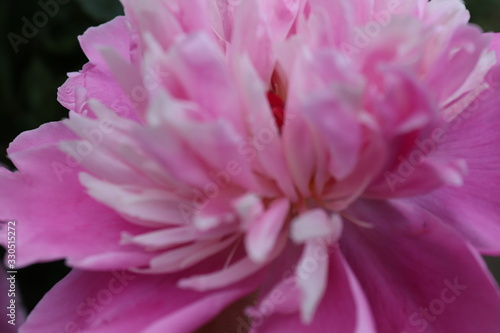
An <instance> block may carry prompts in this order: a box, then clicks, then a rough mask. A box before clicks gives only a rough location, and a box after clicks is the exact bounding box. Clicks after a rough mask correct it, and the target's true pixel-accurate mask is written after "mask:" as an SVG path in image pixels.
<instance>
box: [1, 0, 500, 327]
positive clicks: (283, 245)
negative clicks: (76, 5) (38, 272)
mask: <svg viewBox="0 0 500 333" xmlns="http://www.w3.org/2000/svg"><path fill="white" fill-rule="evenodd" d="M123 4H124V7H125V11H126V15H125V17H119V18H116V19H115V20H113V21H111V22H109V23H108V24H105V25H103V26H100V27H98V28H91V29H89V30H88V31H87V32H86V33H85V34H84V35H83V36H82V37H81V38H80V42H81V45H82V48H83V50H84V51H85V53H86V55H87V56H88V58H89V61H90V62H89V63H88V64H87V65H85V67H84V68H83V70H82V71H81V72H79V73H75V74H71V76H70V78H69V79H68V81H67V83H66V84H65V85H64V86H63V87H61V89H60V91H59V100H60V101H61V103H62V104H63V105H65V106H66V107H67V108H68V109H70V110H71V111H70V117H69V119H68V120H63V121H61V122H56V123H50V124H46V125H44V126H42V127H40V128H39V129H37V130H33V131H30V132H26V133H23V134H21V135H20V136H19V137H18V138H17V139H16V140H15V141H14V142H13V143H12V145H11V146H10V147H9V151H8V153H9V156H10V158H11V159H12V161H13V162H14V163H15V165H16V166H17V168H18V169H19V172H16V173H10V172H8V171H7V170H2V171H1V174H0V184H1V187H0V193H1V199H0V207H1V208H2V209H1V213H0V218H2V219H16V220H17V221H18V225H19V227H18V228H19V238H18V255H19V262H18V264H20V265H29V264H32V263H35V262H43V261H50V260H55V259H61V258H65V259H66V260H67V263H68V265H70V266H72V267H73V268H74V269H73V271H72V272H71V273H70V275H69V276H68V277H66V278H65V279H63V280H62V281H61V282H60V283H59V284H58V285H57V286H55V287H54V289H53V290H52V291H50V292H49V293H48V294H47V295H46V296H45V298H44V299H43V300H42V301H41V302H40V304H39V305H38V306H37V308H36V309H35V310H34V311H33V312H32V313H31V315H30V316H29V317H28V319H27V322H26V324H25V325H24V326H23V327H22V328H21V332H23V333H32V332H40V333H42V332H43V333H45V332H92V333H97V332H134V333H135V332H145V333H152V332H173V333H177V332H193V331H195V330H197V329H199V328H200V327H202V326H203V325H205V324H207V323H208V322H210V321H211V320H213V319H214V318H216V317H217V316H218V315H219V314H221V312H222V311H223V310H224V309H225V308H228V307H229V306H230V305H231V304H233V303H234V302H235V301H237V300H240V299H244V301H243V303H244V304H243V307H245V305H249V306H248V307H247V308H246V310H245V314H246V316H248V317H249V318H250V321H249V320H248V318H247V317H246V316H244V315H243V314H240V315H239V316H238V317H231V316H226V318H231V319H227V320H228V321H230V322H227V324H228V325H231V327H232V328H231V329H230V331H231V332H245V331H247V330H249V331H250V332H259V333H261V332H262V333H264V332H265V333H268V332H329V331H335V332H342V333H351V332H353V333H354V332H357V333H369V332H379V333H392V332H394V333H401V332H407V333H410V332H424V331H425V332H461V333H462V332H465V333H466V332H481V333H490V332H491V333H495V332H498V331H499V329H500V317H499V316H498V313H499V311H500V297H499V296H500V294H499V291H498V288H497V286H496V284H495V282H494V281H493V279H492V277H491V276H490V275H489V273H488V271H487V269H486V268H485V265H484V263H483V262H482V261H481V259H480V257H479V254H489V255H498V254H500V241H499V240H500V224H499V223H498V218H499V216H500V208H499V207H500V202H499V199H498V198H500V193H499V192H498V189H497V187H496V186H495V185H496V184H498V182H499V181H500V173H499V172H498V170H499V168H500V151H499V150H498V148H497V147H498V146H497V140H499V139H500V134H499V132H498V130H497V129H498V126H500V113H499V112H497V111H498V110H497V105H498V103H499V102H500V98H499V96H500V95H499V88H500V85H499V82H500V81H499V74H500V69H499V67H498V66H496V63H497V61H498V60H499V58H500V45H499V44H500V38H499V35H496V34H484V33H482V32H481V31H480V29H479V28H477V27H475V26H472V25H469V24H468V23H467V22H468V19H469V16H468V12H467V11H466V9H465V7H464V5H463V4H462V2H461V1H459V0H441V1H438V0H433V1H430V2H428V1H427V0H410V1H398V0H356V1H340V0H339V1H328V0H309V1H307V0H288V1H284V0H258V1H248V0H240V1H229V0H227V1H226V0H217V1H216V0H214V1H206V0H191V1H167V0H164V1H148V0H145V1H134V0H124V1H123ZM245 297H246V298H245ZM245 300H246V301H245ZM211 325H217V323H216V322H215V323H212V324H211ZM211 327H217V326H211ZM206 329H208V328H207V327H206ZM216 330H217V331H218V332H222V329H221V328H217V329H216Z"/></svg>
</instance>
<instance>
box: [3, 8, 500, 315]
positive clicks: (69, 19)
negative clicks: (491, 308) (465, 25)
mask: <svg viewBox="0 0 500 333" xmlns="http://www.w3.org/2000/svg"><path fill="white" fill-rule="evenodd" d="M41 2H43V3H45V2H48V1H47V0H41ZM54 2H56V3H57V1H54ZM61 2H67V3H66V4H61V5H59V8H58V9H57V10H56V11H55V13H54V15H53V17H50V18H49V19H48V20H47V22H46V24H44V25H43V26H42V27H40V28H38V29H37V30H38V31H36V32H34V33H33V37H31V38H28V39H27V40H16V43H17V47H16V48H17V49H16V48H14V47H13V46H12V45H11V40H12V38H15V37H13V34H17V35H19V36H22V34H21V31H22V28H23V25H24V24H25V21H24V20H26V18H27V19H28V20H29V21H31V20H32V17H33V15H35V14H36V13H37V12H39V11H40V10H41V6H40V4H39V1H35V0H20V1H15V0H0V36H1V38H0V163H2V164H4V165H7V166H9V167H12V165H11V164H10V162H9V160H8V159H7V158H6V154H5V150H6V148H7V146H8V144H9V142H11V141H12V140H13V139H14V138H15V137H16V136H17V135H18V134H19V133H21V132H23V131H25V130H29V129H33V128H36V127H38V126H39V125H40V124H43V123H46V122H49V121H55V120H60V119H61V118H63V117H65V116H66V115H67V110H66V109H64V108H63V107H62V106H60V105H59V104H58V102H57V100H56V91H57V88H58V87H59V86H60V85H62V84H63V83H64V81H65V79H66V73H67V72H72V71H78V70H79V69H80V68H81V67H82V66H83V64H84V63H85V62H86V58H85V56H84V54H83V53H82V51H81V50H80V47H79V45H78V41H77V38H76V37H77V36H78V35H81V34H82V33H83V32H84V31H85V30H86V29H87V28H88V27H90V26H95V25H99V24H101V23H103V22H106V21H108V20H110V19H112V18H113V17H115V16H117V15H120V14H121V13H122V8H121V5H120V4H119V2H118V0H69V1H68V0H65V1H61ZM466 5H467V7H468V8H469V10H470V11H471V15H472V21H473V22H474V23H477V24H479V25H480V26H481V27H483V29H484V30H485V31H497V32H499V31H500V0H467V1H466ZM9 34H10V35H9ZM9 36H10V39H11V40H9ZM499 108H500V106H499ZM27 204H28V203H27ZM499 222H500V221H499ZM47 232H50V231H47ZM487 261H488V264H489V266H490V268H491V270H492V271H493V273H494V274H495V275H496V277H497V280H498V281H500V260H498V259H490V258H488V259H487ZM68 271H69V269H68V268H66V267H65V266H64V263H62V262H56V263H49V264H39V265H34V266H32V267H29V268H25V269H23V270H21V271H20V272H19V274H18V275H17V278H18V282H19V286H20V289H21V293H22V296H23V298H24V303H25V305H26V307H27V308H28V309H29V310H30V309H32V308H33V306H34V305H35V304H36V303H37V302H38V300H39V299H40V298H41V297H42V296H43V294H44V293H45V292H46V291H47V290H48V289H50V288H51V287H52V285H53V284H54V283H56V282H57V281H58V280H59V279H61V278H62V277H63V276H64V275H65V274H67V272H68Z"/></svg>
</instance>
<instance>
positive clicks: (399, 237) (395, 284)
mask: <svg viewBox="0 0 500 333" xmlns="http://www.w3.org/2000/svg"><path fill="white" fill-rule="evenodd" d="M348 214H350V215H351V216H352V217H354V218H356V219H357V220H360V221H364V222H366V223H370V224H371V228H366V227H362V226H359V225H356V224H346V225H345V237H343V238H342V240H341V248H342V252H343V253H344V255H345V257H346V259H347V262H348V263H349V265H350V267H351V268H352V270H353V272H354V274H356V276H357V277H358V279H359V281H360V284H361V286H362V288H363V290H364V291H365V294H366V296H367V298H368V300H369V302H370V307H371V309H372V311H373V315H374V318H375V320H376V325H377V330H378V331H379V332H387V333H391V332H398V333H399V332H422V331H424V330H427V331H428V332H436V333H437V332H464V333H468V332H477V331H478V330H479V331H481V332H486V333H490V332H491V333H493V332H496V331H498V329H499V328H500V318H499V317H498V312H499V311H500V297H499V292H498V289H497V286H496V285H495V282H494V280H493V279H492V277H491V275H490V274H489V272H488V270H487V268H486V266H485V264H484V263H483V262H482V260H481V259H480V257H479V255H478V253H477V252H476V251H475V250H474V249H473V248H472V246H470V245H469V243H468V242H467V241H465V240H464V238H463V237H462V236H461V235H460V234H458V233H457V232H455V231H454V230H453V229H452V228H450V227H449V226H447V225H446V224H444V223H443V222H442V221H440V220H439V219H438V218H437V217H436V216H434V215H433V214H431V213H429V212H428V211H426V210H423V209H421V208H418V207H415V206H411V205H408V204H407V203H404V202H401V201H394V202H392V203H385V202H379V201H369V200H367V201H359V202H358V203H356V204H355V205H353V206H352V207H351V208H350V209H349V210H348ZM471 309H474V310H471Z"/></svg>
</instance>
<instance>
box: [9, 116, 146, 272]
mask: <svg viewBox="0 0 500 333" xmlns="http://www.w3.org/2000/svg"><path fill="white" fill-rule="evenodd" d="M73 138H74V136H73V134H72V133H70V132H69V130H68V129H67V128H66V127H65V126H64V125H62V124H61V123H49V124H46V125H43V126H42V127H40V128H39V129H37V130H33V131H29V132H25V133H23V134H21V135H20V136H19V137H18V138H17V139H16V140H15V141H14V142H13V143H12V144H11V146H10V147H9V156H10V158H11V159H12V161H13V162H14V164H15V165H16V166H17V168H18V169H19V172H17V173H10V172H8V171H7V170H5V169H3V170H0V219H2V220H16V221H17V224H18V227H17V228H18V232H19V237H18V239H17V241H18V247H17V249H18V250H17V251H18V265H19V266H25V265H29V264H32V263H34V262H37V261H49V260H55V259H61V258H68V259H69V261H70V263H71V264H73V265H77V266H78V265H79V266H85V267H90V268H102V267H107V268H121V267H127V266H130V265H139V264H141V263H144V262H145V261H147V260H148V258H150V257H151V254H147V253H142V252H135V250H134V247H132V246H120V245H119V242H120V232H121V231H129V232H130V233H137V232H138V231H139V229H138V227H136V226H133V225H131V224H129V223H127V222H125V221H124V220H123V219H122V218H120V217H119V216H118V215H117V214H116V213H115V212H113V211H112V210H110V209H109V208H107V207H105V206H102V205H101V204H99V203H97V202H95V201H94V200H93V199H92V198H90V197H89V196H88V195H87V194H86V193H85V191H84V189H83V187H82V186H81V185H80V183H79V181H78V178H77V175H78V173H79V172H80V171H81V169H80V167H79V165H78V163H76V161H72V160H70V159H68V158H67V156H66V155H65V154H63V153H62V152H60V151H59V150H58V148H57V144H58V142H59V141H60V140H62V139H73ZM89 221H92V222H93V223H89ZM141 230H142V229H141ZM1 239H2V240H6V239H7V238H6V237H4V236H2V238H1Z"/></svg>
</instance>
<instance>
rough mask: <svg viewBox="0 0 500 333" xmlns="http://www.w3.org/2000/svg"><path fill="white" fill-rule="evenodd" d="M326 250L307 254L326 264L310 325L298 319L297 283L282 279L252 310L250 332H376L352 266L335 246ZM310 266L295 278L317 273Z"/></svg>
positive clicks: (307, 277)
mask: <svg viewBox="0 0 500 333" xmlns="http://www.w3.org/2000/svg"><path fill="white" fill-rule="evenodd" d="M328 253H329V255H327V254H325V253H320V252H318V251H314V252H313V256H311V257H310V259H311V260H313V261H315V262H316V263H317V264H318V265H319V262H323V261H326V264H327V265H328V281H327V289H326V291H325V293H324V294H325V297H323V298H322V300H321V302H320V303H319V306H318V308H317V311H316V313H315V315H314V320H313V321H312V322H311V323H310V325H306V324H304V323H303V322H302V321H301V319H300V316H299V314H298V313H297V311H298V307H294V306H293V305H294V303H296V302H297V301H298V300H297V295H296V291H297V289H298V285H296V284H294V280H284V281H283V284H280V285H279V288H280V289H275V290H274V294H273V293H272V292H271V293H269V297H268V298H267V302H266V305H265V307H264V303H261V305H260V308H259V307H257V309H256V310H259V309H261V310H260V311H257V312H255V311H252V316H253V318H254V320H253V325H252V330H251V332H252V333H280V332H294V333H309V332H330V331H331V332H342V333H375V332H376V331H375V327H374V324H373V319H372V315H371V313H370V309H369V306H368V303H367V300H366V297H365V295H364V294H363V291H362V290H361V288H360V286H359V284H358V282H357V279H356V278H355V276H354V275H353V274H352V272H351V269H350V268H349V266H348V265H347V264H346V262H345V260H344V259H343V258H342V255H341V254H340V251H339V250H338V248H333V247H332V248H328ZM312 267H314V266H312V265H311V266H310V268H309V269H308V270H306V269H304V270H302V272H299V274H300V275H298V276H297V279H303V280H304V283H306V282H307V281H308V279H310V278H311V275H312V274H316V272H315V270H313V269H312ZM317 267H319V266H317ZM326 295H327V296H326ZM271 300H272V301H271ZM264 309H265V310H264ZM294 311H295V312H294ZM398 333H399V332H398Z"/></svg>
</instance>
